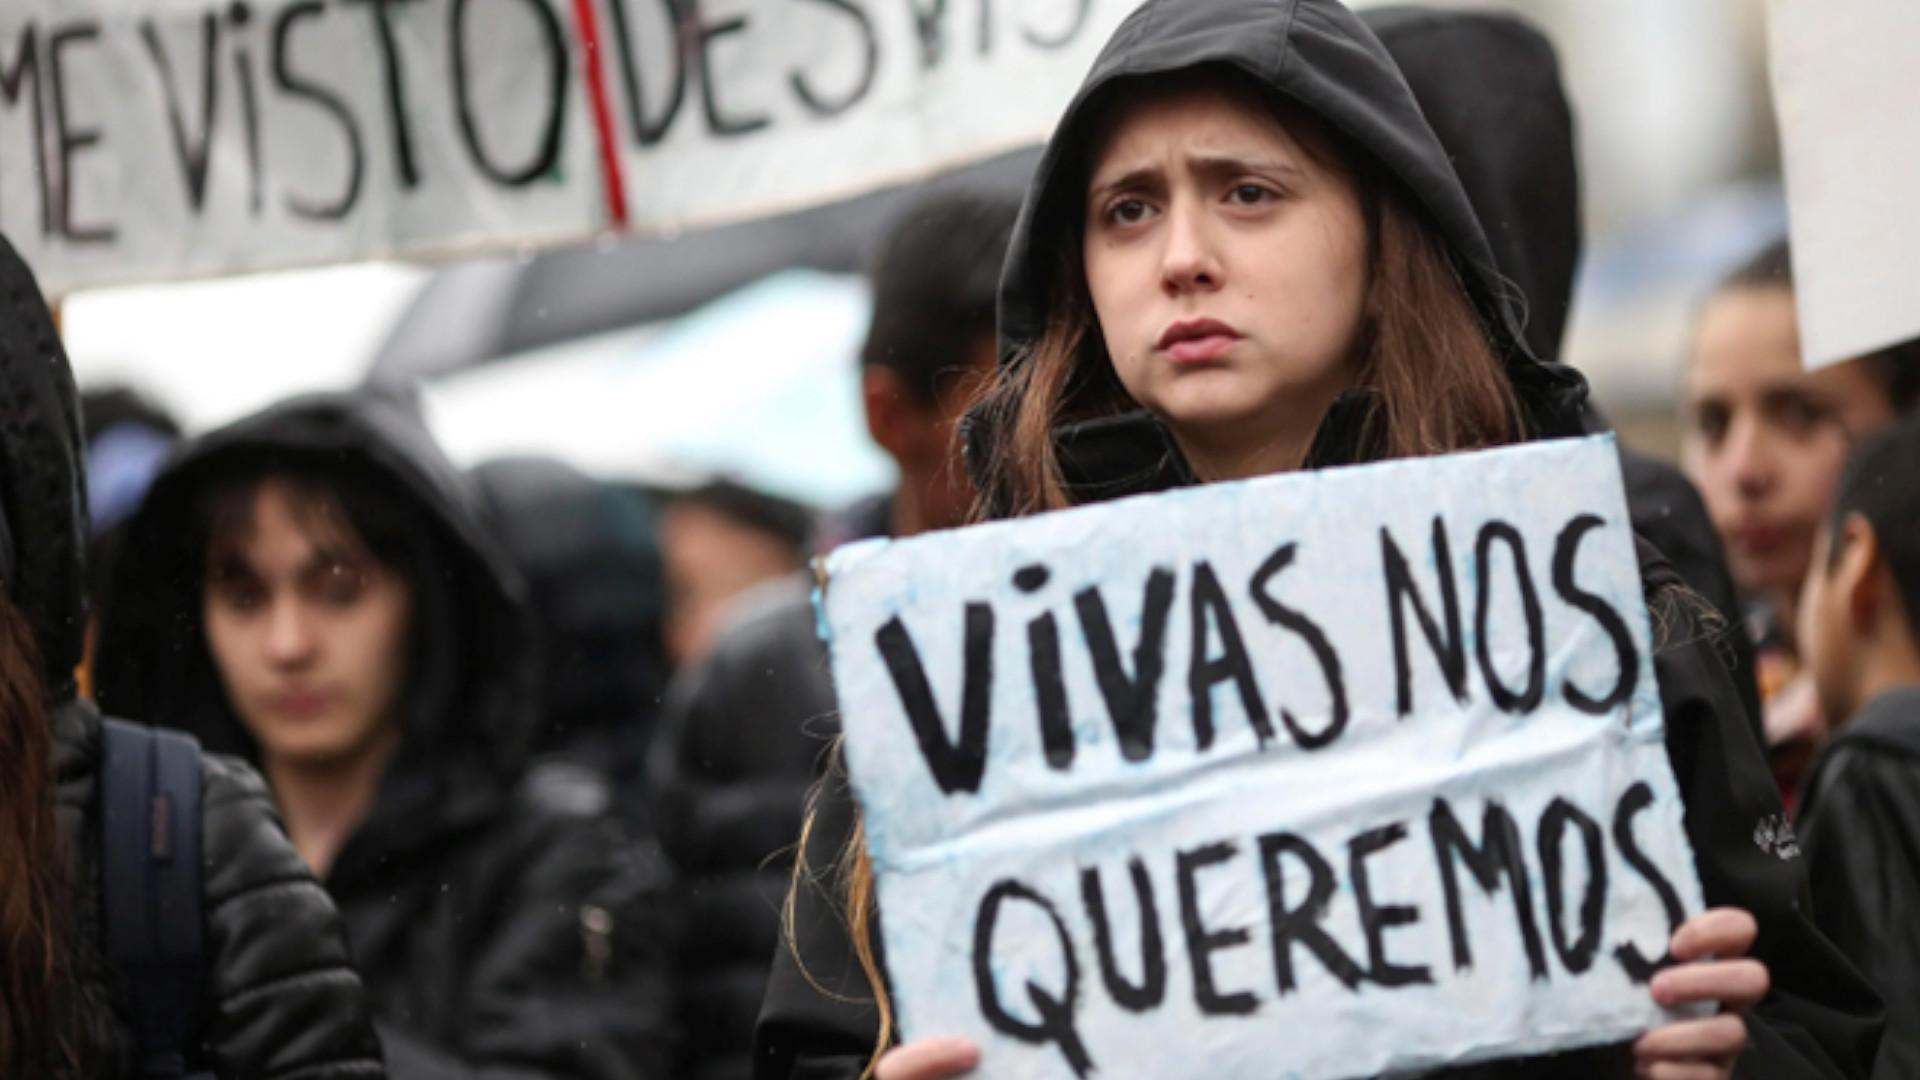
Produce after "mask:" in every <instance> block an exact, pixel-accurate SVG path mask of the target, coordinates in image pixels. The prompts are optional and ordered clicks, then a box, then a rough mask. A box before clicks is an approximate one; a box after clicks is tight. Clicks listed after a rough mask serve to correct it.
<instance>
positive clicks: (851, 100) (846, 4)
mask: <svg viewBox="0 0 1920 1080" xmlns="http://www.w3.org/2000/svg"><path fill="white" fill-rule="evenodd" d="M811 2H813V3H816V4H823V5H825V6H827V7H831V8H834V9H835V10H838V11H843V12H845V13H846V14H847V17H848V18H851V19H852V20H853V22H854V25H855V26H857V27H858V28H859V30H860V41H861V44H862V47H863V50H864V51H863V52H862V54H861V60H860V77H859V78H858V79H855V80H854V83H853V89H851V90H849V91H847V92H846V93H844V94H841V95H840V96H839V97H838V98H828V97H824V96H822V95H821V94H820V92H819V91H817V90H815V89H814V88H813V86H812V84H811V83H809V82H808V81H807V77H806V76H805V75H804V74H802V73H801V72H798V71H796V72H793V73H792V74H791V75H789V76H788V77H787V79H788V82H789V83H790V84H791V85H792V86H793V92H794V94H795V95H796V96H798V97H799V98H800V103H801V104H803V105H805V106H806V107H807V110H808V111H809V112H811V113H813V114H814V115H815V116H838V115H839V114H841V113H843V112H846V111H847V110H848V109H851V108H853V107H854V106H855V105H858V104H859V103H860V101H861V99H863V98H865V97H866V96H867V92H868V91H870V90H872V89H873V80H874V77H875V76H877V75H879V74H880V37H879V35H878V34H877V33H876V32H875V31H874V29H873V19H872V18H870V17H869V16H868V15H867V13H866V11H865V10H863V9H862V8H861V7H860V5H859V4H856V3H854V2H853V0H811Z"/></svg>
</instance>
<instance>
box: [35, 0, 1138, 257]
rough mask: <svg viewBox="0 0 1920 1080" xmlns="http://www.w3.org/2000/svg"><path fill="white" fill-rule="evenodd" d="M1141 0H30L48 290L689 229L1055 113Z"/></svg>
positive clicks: (894, 171)
mask: <svg viewBox="0 0 1920 1080" xmlns="http://www.w3.org/2000/svg"><path fill="white" fill-rule="evenodd" d="M1133 3H1134V0H898V2H886V3H882V2H879V0H702V2H700V3H698V4H695V3H692V2H689V0H9V2H8V3H7V4H5V5H4V7H3V8H0V231H4V232H5V233H6V235H7V236H8V237H9V238H10V239H11V240H12V241H13V243H14V244H15V246H16V247H18V248H19V249H20V250H21V252H22V253H23V255H24V256H25V257H26V258H27V260H28V262H29V263H30V264H31V265H32V266H33V267H34V268H35V270H36V271H37V272H38V273H39V275H40V277H41V279H42V284H43V286H44V287H46V288H47V289H48V290H49V291H50V292H53V293H61V292H65V291H67V290H69V289H72V288H76V287H81V286H88V285H101V284H112V283H121V282H130V281H140V280H159V279H175V278H184V277H194V276H206V275H214V274H225V273H234V272H241V271H251V270H263V269H270V268H276V267H287V266H298V265H309V264H316V263H326V262H339V261H347V260H355V259H366V258H374V257H392V256H425V255H440V254H452V253H459V252H465V251H473V250H479V249H484V248H501V247H528V246H537V245H542V244H548V243H555V242H560V241H569V240H580V239H584V238H587V237H591V236H594V235H596V234H599V233H602V232H605V231H608V230H647V231H658V230H669V229H677V228H685V227H690V226H694V225H702V224H709V223H715V222H720V221H726V220H732V219H739V218H745V217H750V216H754V215H760V214H766V213H771V212H776V211H780V210H785V209H791V208H796V207H799V206H803V205H806V204H809V203H815V202H820V201H825V200H829V199H833V198H836V197H841V196H847V195H852V194H857V193H859V192H861V191H863V190H867V189H870V188H873V187H877V186H881V185H884V184H887V183H891V182H898V181H904V180H909V179H912V178H914V177H916V176H919V175H925V174H928V173H931V172H933V171H937V170H938V169H941V168H944V167H947V166H951V165H957V164H960V163H964V162H966V161H969V160H973V159H978V158H983V157H987V156H990V155H992V154H994V153H997V152H1000V151H1003V150H1007V149H1011V148H1013V147H1016V146H1020V145H1023V144H1028V143H1032V142H1037V141H1039V140H1040V139H1042V138H1044V137H1045V136H1046V134H1047V132H1048V131H1049V130H1050V128H1051V127H1052V125H1053V122H1054V121H1055V119H1056V118H1057V117H1058V115H1059V112H1060V110H1061V108H1062V107H1064V105H1065V104H1066V101H1067V99H1068V98H1069V97H1070V96H1071V95H1072V93H1073V91H1074V89H1075V88H1076V87H1077V86H1078V84H1079V82H1080V80H1081V78H1082V77H1083V76H1084V74H1085V72H1086V70H1087V68H1088V66H1089V65H1090V64H1091V63H1092V59H1093V56H1094V54H1095V52H1097V50H1098V49H1099V47H1100V46H1101V44H1102V43H1103V42H1104V41H1105V39H1106V37H1107V36H1108V34H1109V33H1110V32H1111V31H1112V29H1113V28H1114V27H1115V26H1116V25H1118V23H1119V21H1120V20H1121V19H1122V18H1124V17H1125V15H1126V13H1127V11H1128V10H1130V9H1131V7H1132V6H1133Z"/></svg>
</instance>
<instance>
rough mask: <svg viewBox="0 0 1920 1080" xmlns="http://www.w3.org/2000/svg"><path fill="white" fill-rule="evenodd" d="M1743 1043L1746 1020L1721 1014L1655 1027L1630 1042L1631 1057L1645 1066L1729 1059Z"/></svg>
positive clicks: (1745, 1041)
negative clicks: (1635, 1040)
mask: <svg viewBox="0 0 1920 1080" xmlns="http://www.w3.org/2000/svg"><path fill="white" fill-rule="evenodd" d="M1746 1045H1747V1022H1746V1021H1745V1020H1744V1019H1742V1018H1741V1017H1739V1016H1736V1015H1734V1014H1731V1013H1725V1014H1722V1015H1720V1016H1709V1017H1706V1018H1704V1019H1700V1020H1682V1021H1681V1022H1679V1023H1677V1024H1668V1025H1666V1026H1665V1027H1658V1028H1655V1029H1653V1030H1652V1031H1649V1032H1647V1033H1646V1034H1645V1035H1642V1036H1640V1038H1639V1040H1638V1041H1637V1042H1635V1043H1634V1044H1633V1056H1634V1060H1635V1061H1636V1062H1638V1063H1641V1064H1645V1065H1648V1066H1652V1065H1654V1064H1657V1063H1660V1062H1673V1063H1677V1064H1684V1063H1687V1062H1689V1061H1695V1062H1697V1061H1707V1060H1710V1061H1731V1060H1733V1058H1734V1057H1735V1056H1736V1055H1738V1054H1739V1053H1740V1051H1741V1050H1743V1049H1745V1048H1746Z"/></svg>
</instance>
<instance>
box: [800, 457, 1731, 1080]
mask: <svg viewBox="0 0 1920 1080" xmlns="http://www.w3.org/2000/svg"><path fill="white" fill-rule="evenodd" d="M1616 455H1617V451H1616V448H1615V445H1614V443H1613V440H1612V438H1611V437H1610V436H1603V437H1595V438H1590V439H1582V440H1558V441H1552V442H1546V443H1538V444H1532V445H1527V446H1521V447H1516V448H1510V449H1502V450H1497V451H1490V452H1485V453H1477V454H1467V455H1458V456H1449V457H1443V458H1432V459H1425V460H1417V461H1401V462H1392V463H1386V464H1378V465H1366V466H1357V467H1353V468H1348V469H1340V470H1333V471H1328V472H1316V473H1302V474H1295V475H1288V476H1277V477H1269V478H1265V479H1260V480H1255V481H1250V482H1245V483H1230V484H1214V485H1208V486H1204V487H1199V488H1192V489H1187V490H1181V491H1175V492H1170V493H1166V494H1160V495H1153V496H1146V497H1141V498H1135V499H1128V500H1124V501H1120V502H1115V503H1109V504H1104V505H1099V506H1092V507H1085V508H1081V509H1076V510H1072V511H1067V512H1063V513H1057V514H1048V515H1043V516H1039V517H1034V518H1029V519H1025V520H1019V521H1012V522H1001V523H995V524H989V525H983V526H979V527H976V528H970V529H963V530H959V531H954V532H949V533H942V534H935V535H931V536H925V537H919V538H914V539H910V540H904V541H898V542H891V543H889V542H885V541H875V542H871V543H868V544H863V545H855V546H852V547H849V548H843V549H841V550H839V551H837V552H836V553H835V554H834V555H833V556H832V557H830V559H829V560H828V564H827V567H826V571H825V573H826V577H825V581H824V585H823V589H824V592H823V597H822V601H821V603H822V607H823V617H824V620H825V625H826V631H827V634H828V638H829V642H830V645H831V653H832V663H833V673H834V680H835V683H836V686H837V688H838V693H839V697H840V704H841V709H842V712H843V714H844V723H845V732H846V754H847V763H848V767H849V770H850V775H851V778H852V782H853V787H854V792H855V795H856V796H857V798H858V800H859V804H860V807H861V811H862V813H863V815H864V821H865V824H866V835H867V838H868V844H869V853H870V855H871V857H872V861H873V865H874V868H875V871H876V875H877V881H878V896H879V907H880V916H881V918H880V924H881V927H882V930H883V935H884V939H885V941H884V944H885V955H886V962H887V969H888V975H889V983H890V986H891V988H892V990H893V992H894V1004H895V1007H896V1009H897V1012H896V1015H897V1017H898V1019H899V1023H900V1028H901V1032H902V1034H903V1036H904V1037H905V1038H908V1039H911V1038H914V1037H916V1036H924V1035H935V1034H957V1035H963V1036H968V1037H971V1038H974V1039H977V1040H979V1041H980V1042H981V1043H982V1044H983V1047H984V1053H985V1058H984V1062H983V1065H982V1071H983V1074H984V1075H988V1076H1034V1077H1047V1076H1060V1077H1084V1076H1090V1075H1095V1074H1100V1075H1109V1076H1154V1077H1176V1076H1187V1075H1199V1074H1202V1073H1203V1074H1204V1075H1206V1076H1209V1077H1228V1078H1231V1077H1249V1078H1251V1077H1260V1078H1270V1077H1274V1076H1287V1077H1299V1078H1304V1080H1314V1078H1333V1077H1349V1076H1362V1075H1373V1074H1376V1073H1379V1072H1382V1071H1387V1070H1393V1069H1412V1068H1419V1067H1427V1066H1437V1065H1440V1064H1442V1063H1446V1062H1453V1061H1468V1060H1478V1059H1483V1058H1491V1057H1502V1056H1512V1055H1517V1054H1526V1053H1535V1052H1545V1051H1550V1050H1556V1049H1562V1048H1568V1047H1573V1046H1579V1045H1586V1044H1591V1043H1595V1042H1602V1041H1610V1040H1617V1039H1624V1038H1627V1037H1630V1036H1632V1035H1634V1034H1635V1033H1637V1032H1639V1031H1642V1030H1644V1029H1646V1028H1648V1027H1651V1026H1654V1025H1657V1024H1660V1023H1662V1022H1664V1021H1665V1020H1667V1019H1668V1016H1667V1014H1665V1013H1663V1012H1662V1011H1661V1010H1660V1009H1659V1008H1657V1007H1656V1006H1655V1005H1654V1003H1653V1001H1652V998H1651V996H1650V994H1649V992H1648V990H1647V987H1646V982H1647V980H1648V979H1649V978H1650V977H1651V974H1652V972H1653V970H1654V967H1655V965H1656V964H1658V963H1659V962H1660V961H1661V960H1662V959H1663V957H1664V956H1665V955H1666V943H1667V940H1668V938H1669V936H1670V935H1671V933H1672V931H1673V929H1674V928H1675V927H1676V926H1678V925H1679V924H1680V923H1681V922H1682V921H1683V920H1684V919H1685V918H1686V917H1688V916H1689V915H1691V914H1693V913H1696V912H1698V911H1699V910H1700V908H1701V906H1702V901H1701V893H1700V885H1699V881H1698V878H1697V876H1696V872H1695V869H1694V863H1693V857H1692V853H1691V850H1690V848H1689V847H1688V844H1687V840H1686V835H1685V832H1684V831H1683V828H1682V824H1681V813H1682V806H1681V803H1680V799H1679V795H1678V791H1677V787H1676V784H1675V780H1674V777H1673V774H1672V771H1671V768H1670V766H1669V764H1668V762H1667V757H1666V749H1665V744H1664V741H1663V726H1664V725H1663V720H1662V715H1661V709H1660V700H1659V692H1658V688H1657V687H1656V686H1655V684H1654V676H1653V667H1652V657H1651V652H1650V630H1649V618H1648V613H1647V609H1646V605H1645V602H1644V601H1643V599H1642V594H1641V583H1640V574H1639V569H1638V563H1637V561H1636V558H1635V552H1634V541H1633V536H1632V533H1631V530H1630V526H1629V524H1628V514H1627V506H1626V501H1625V496H1624V492H1623V488H1622V484H1621V479H1620V472H1619V464H1618V458H1617V456H1616Z"/></svg>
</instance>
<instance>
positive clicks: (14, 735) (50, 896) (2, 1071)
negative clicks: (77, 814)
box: [0, 590, 76, 1076]
mask: <svg viewBox="0 0 1920 1080" xmlns="http://www.w3.org/2000/svg"><path fill="white" fill-rule="evenodd" d="M45 694H46V691H45V687H44V684H43V683H42V681H41V678H40V656H39V650H38V649H37V648H36V647H35V645H34V640H33V630H32V628H31V627H30V626H28V625H27V619H26V616H25V615H23V614H21V612H20V610H19V609H18V608H16V607H14V606H13V602H12V601H11V600H10V599H8V597H7V595H6V592H5V591H4V590H0V1075H5V1076H49V1075H54V1076H59V1075H71V1074H72V1073H73V1070H74V1069H75V1068H76V1066H75V1063H74V1060H73V1057H72V1048H71V1047H70V1046H68V1045H66V1043H65V1041H64V1040H63V1039H62V1038H61V1037H60V1034H59V1033H60V1031H61V1030H62V1028H63V1026H64V1025H63V1024H62V1023H60V1022H59V1017H58V1016H57V1015H56V1014H57V1010H56V1002H57V999H58V998H59V997H60V996H61V995H62V993H63V992H64V988H66V987H67V986H68V985H69V983H70V981H71V971H72V964H71V963H70V955H69V950H68V942H67V939H66V936H65V931H66V929H67V928H66V926H65V922H64V920H63V919H62V918H61V912H62V911H63V910H65V907H64V906H63V904H62V900H63V894H64V892H65V890H66V888H67V885H68V882H67V878H66V865H67V864H66V853H65V851H64V850H62V844H61V840H60V832H59V825H58V822H57V821H56V820H55V817H54V809H53V777H52V755H53V734H52V730H51V727H50V722H49V719H48V715H47V703H46V697H45Z"/></svg>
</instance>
